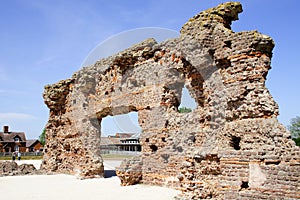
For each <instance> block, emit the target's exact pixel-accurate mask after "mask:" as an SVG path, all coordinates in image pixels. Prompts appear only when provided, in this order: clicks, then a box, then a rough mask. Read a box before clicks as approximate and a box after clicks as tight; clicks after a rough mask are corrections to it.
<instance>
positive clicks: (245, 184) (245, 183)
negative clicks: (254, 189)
mask: <svg viewBox="0 0 300 200" xmlns="http://www.w3.org/2000/svg"><path fill="white" fill-rule="evenodd" d="M241 188H242V189H247V188H249V184H248V181H242V185H241Z"/></svg>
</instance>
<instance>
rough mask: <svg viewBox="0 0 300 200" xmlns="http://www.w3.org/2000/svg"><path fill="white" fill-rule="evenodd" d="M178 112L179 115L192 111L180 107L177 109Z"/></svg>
mask: <svg viewBox="0 0 300 200" xmlns="http://www.w3.org/2000/svg"><path fill="white" fill-rule="evenodd" d="M178 112H179V113H189V112H192V109H191V108H187V107H181V108H179V110H178Z"/></svg>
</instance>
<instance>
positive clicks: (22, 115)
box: [0, 113, 37, 123]
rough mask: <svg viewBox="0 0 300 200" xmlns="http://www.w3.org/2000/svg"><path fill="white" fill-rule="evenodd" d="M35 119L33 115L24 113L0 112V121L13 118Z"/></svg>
mask: <svg viewBox="0 0 300 200" xmlns="http://www.w3.org/2000/svg"><path fill="white" fill-rule="evenodd" d="M35 119H37V118H36V117H34V116H33V115H29V114H25V113H0V122H1V123H7V122H9V121H12V120H13V121H15V120H35Z"/></svg>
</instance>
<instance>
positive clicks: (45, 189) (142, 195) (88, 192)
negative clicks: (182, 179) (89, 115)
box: [0, 161, 179, 200]
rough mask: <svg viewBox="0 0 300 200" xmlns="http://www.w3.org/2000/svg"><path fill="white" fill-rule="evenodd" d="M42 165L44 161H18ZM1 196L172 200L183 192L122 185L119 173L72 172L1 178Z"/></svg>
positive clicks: (48, 199)
mask: <svg viewBox="0 0 300 200" xmlns="http://www.w3.org/2000/svg"><path fill="white" fill-rule="evenodd" d="M21 163H31V164H34V165H36V166H39V164H40V161H18V164H21ZM119 164H120V161H105V164H104V166H105V170H107V171H110V170H113V169H114V167H115V166H118V165H119ZM0 194H1V199H10V198H14V197H16V198H18V199H30V200H54V199H64V200H69V199H70V200H77V199H78V200H82V199H84V200H90V199H91V200H92V199H93V200H95V199H99V200H100V199H101V200H115V199H122V200H137V199H138V200H148V199H149V200H150V199H151V200H153V199H159V200H167V199H168V200H169V199H173V197H174V196H176V195H177V194H179V191H176V190H173V189H168V188H162V187H156V186H147V185H134V186H126V187H121V186H120V180H119V178H118V177H116V176H112V177H110V178H101V179H100V178H99V179H86V180H79V179H77V178H76V177H74V176H70V175H34V176H12V177H0Z"/></svg>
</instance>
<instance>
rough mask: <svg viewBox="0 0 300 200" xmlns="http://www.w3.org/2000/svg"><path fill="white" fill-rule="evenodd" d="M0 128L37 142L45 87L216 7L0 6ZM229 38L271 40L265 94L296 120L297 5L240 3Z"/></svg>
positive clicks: (164, 2) (68, 2) (97, 2)
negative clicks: (110, 42) (102, 52)
mask: <svg viewBox="0 0 300 200" xmlns="http://www.w3.org/2000/svg"><path fill="white" fill-rule="evenodd" d="M0 2H1V8H2V9H1V12H0V27H1V31H0V44H1V48H0V49H1V50H0V99H1V101H0V102H1V103H0V126H1V127H2V126H3V125H10V127H11V130H14V131H25V132H26V134H27V137H28V138H37V137H38V136H39V135H40V133H41V131H42V129H43V127H44V125H45V124H46V122H47V118H48V109H47V107H46V106H45V105H44V103H43V99H42V93H43V87H44V85H46V84H50V83H55V82H58V81H59V80H61V79H65V78H68V77H70V76H71V75H72V74H73V73H74V72H75V71H77V70H78V69H80V66H81V64H82V63H83V61H84V60H85V58H86V57H87V56H88V55H89V52H90V51H92V50H93V49H94V48H95V47H96V46H97V45H98V44H99V43H101V42H103V41H104V40H106V39H107V38H109V37H110V36H112V35H115V34H118V33H120V32H123V31H127V30H131V29H135V28H142V27H161V28H167V29H172V30H175V31H179V30H180V29H181V27H182V25H183V24H184V23H185V22H186V21H187V20H188V19H189V18H191V17H192V16H194V15H195V14H197V13H199V12H200V11H202V10H205V9H207V8H210V7H213V6H215V5H217V4H219V3H221V2H225V1H221V0H215V1H214V0H198V1H197V0H186V1H179V0H172V1H171V0H160V1H157V0H145V1H138V0H130V1H124V0H123V1H122V0H112V1H102V0H85V1H83V0H82V1H79V0H78V1H77V0H64V1H62V0H10V1H5V0H0ZM241 3H242V4H243V9H244V12H243V13H241V14H240V20H239V21H237V22H234V23H233V25H232V29H233V30H234V31H242V30H255V29H256V30H258V31H260V32H262V33H264V34H267V35H270V36H271V37H272V38H273V39H274V40H275V44H276V46H275V49H274V51H273V52H274V54H273V59H272V69H271V70H270V72H269V75H268V80H267V86H268V88H269V89H270V91H271V94H272V95H273V97H274V99H275V100H276V101H277V103H278V104H279V107H280V114H281V115H280V117H279V120H280V121H281V122H282V123H284V124H285V125H287V124H288V123H289V120H290V119H291V118H292V117H295V116H297V115H300V109H299V106H298V104H299V102H300V94H299V92H298V91H299V85H300V84H299V83H300V79H299V78H298V76H299V72H300V68H299V67H298V63H297V61H298V58H300V54H299V43H300V42H299V36H298V35H299V33H300V26H299V25H300V24H299V19H300V10H299V4H300V3H299V0H288V1H284V3H283V1H279V0H278V1H277V0H263V1H262V0H242V1H241Z"/></svg>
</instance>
